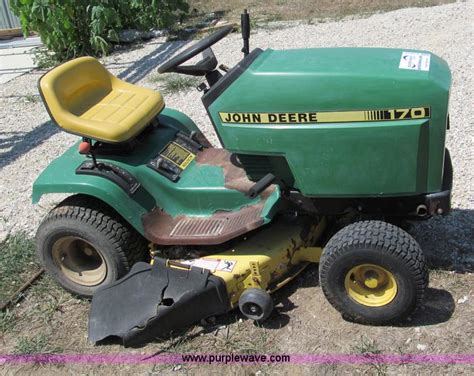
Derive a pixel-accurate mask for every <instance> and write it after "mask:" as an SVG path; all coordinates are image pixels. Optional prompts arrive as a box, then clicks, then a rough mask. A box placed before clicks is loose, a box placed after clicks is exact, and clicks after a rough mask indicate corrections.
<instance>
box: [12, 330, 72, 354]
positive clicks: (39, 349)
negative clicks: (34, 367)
mask: <svg viewBox="0 0 474 376" xmlns="http://www.w3.org/2000/svg"><path fill="white" fill-rule="evenodd" d="M62 351H63V349H61V348H60V347H58V346H52V345H51V344H50V343H49V338H48V336H47V335H45V334H39V335H37V336H35V337H31V338H29V337H19V338H18V341H17V343H16V345H15V348H14V349H13V352H14V353H15V354H39V353H41V354H55V353H60V352H62Z"/></svg>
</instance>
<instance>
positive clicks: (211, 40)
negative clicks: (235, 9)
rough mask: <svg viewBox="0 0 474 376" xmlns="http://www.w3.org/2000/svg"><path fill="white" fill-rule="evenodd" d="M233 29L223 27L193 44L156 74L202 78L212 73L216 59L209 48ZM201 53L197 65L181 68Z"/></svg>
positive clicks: (160, 68)
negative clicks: (201, 56)
mask: <svg viewBox="0 0 474 376" xmlns="http://www.w3.org/2000/svg"><path fill="white" fill-rule="evenodd" d="M233 28H234V27H233V26H225V27H223V28H222V29H220V30H218V31H216V32H215V33H212V34H211V35H209V36H208V37H206V38H204V39H203V40H200V41H199V42H197V43H196V44H193V45H192V46H191V47H189V48H187V49H185V50H184V51H183V52H181V53H180V54H178V55H177V56H175V57H173V58H171V59H170V60H168V61H167V62H165V63H163V64H162V65H161V66H160V67H159V68H158V72H159V73H169V72H176V73H183V74H189V75H192V76H204V75H206V74H207V73H209V72H211V71H213V70H214V69H215V67H216V66H217V59H216V57H215V56H214V53H213V52H212V50H211V49H210V47H211V46H212V45H214V44H216V43H217V42H219V41H220V40H221V39H222V38H224V37H225V36H226V35H227V34H229V33H230V32H231V31H232V30H233ZM201 52H204V54H203V55H204V57H203V59H202V60H201V61H200V62H199V63H197V64H196V65H187V66H181V64H183V63H184V62H186V61H188V60H190V59H192V58H193V57H194V56H196V55H198V54H199V53H201Z"/></svg>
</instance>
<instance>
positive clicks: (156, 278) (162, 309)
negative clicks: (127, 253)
mask: <svg viewBox="0 0 474 376" xmlns="http://www.w3.org/2000/svg"><path fill="white" fill-rule="evenodd" d="M228 310H229V304H228V298H227V291H226V287H225V283H224V281H223V280H222V279H220V278H218V277H216V276H214V275H212V274H211V273H210V271H209V270H207V269H201V268H190V269H181V268H175V267H168V266H167V265H166V260H163V259H155V263H154V265H149V264H146V263H143V262H139V263H137V264H135V265H134V266H133V268H132V270H131V271H130V273H128V274H127V275H126V276H125V277H123V278H122V279H120V280H118V281H116V282H115V283H112V284H110V285H108V286H106V287H104V288H101V289H99V290H97V292H96V293H95V294H94V297H93V299H92V305H91V311H90V314H89V340H90V341H91V342H93V343H96V344H97V343H100V342H102V341H104V340H110V339H120V340H121V342H122V343H123V345H124V346H127V347H128V346H139V345H141V344H143V343H145V342H148V341H151V340H153V339H155V338H163V337H165V336H167V335H168V334H169V333H170V332H171V331H172V330H175V329H180V328H182V327H185V326H188V325H190V324H192V323H194V322H196V321H199V320H201V319H203V318H206V317H210V316H214V315H219V314H222V313H225V312H227V311H228Z"/></svg>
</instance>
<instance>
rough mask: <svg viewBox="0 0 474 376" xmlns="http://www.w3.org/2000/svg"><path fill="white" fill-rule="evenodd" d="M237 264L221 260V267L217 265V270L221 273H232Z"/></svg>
mask: <svg viewBox="0 0 474 376" xmlns="http://www.w3.org/2000/svg"><path fill="white" fill-rule="evenodd" d="M235 264H237V261H233V260H221V262H219V265H217V270H219V271H221V272H229V273H230V272H232V270H234V266H235Z"/></svg>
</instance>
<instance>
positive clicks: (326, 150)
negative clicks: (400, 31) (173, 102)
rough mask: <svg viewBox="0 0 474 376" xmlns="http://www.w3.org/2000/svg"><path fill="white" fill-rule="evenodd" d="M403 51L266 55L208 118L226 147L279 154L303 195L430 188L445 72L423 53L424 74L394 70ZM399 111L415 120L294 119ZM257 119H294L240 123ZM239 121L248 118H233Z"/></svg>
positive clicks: (437, 161)
mask: <svg viewBox="0 0 474 376" xmlns="http://www.w3.org/2000/svg"><path fill="white" fill-rule="evenodd" d="M404 51H407V50H401V49H382V48H318V49H297V50H284V51H275V50H271V49H269V50H266V51H263V52H262V53H260V55H259V56H258V57H256V58H255V60H254V61H253V62H252V63H251V64H250V65H249V66H248V68H247V69H245V70H244V71H243V72H242V74H241V75H240V76H239V77H238V78H237V79H236V80H235V81H234V82H233V83H232V84H230V85H229V86H228V87H227V88H225V90H223V92H222V94H221V95H220V96H218V97H217V98H216V99H215V100H214V101H213V102H212V103H210V104H208V111H209V113H210V115H211V118H212V120H213V123H214V124H215V126H216V129H217V132H218V134H219V136H220V139H221V141H222V143H223V144H224V146H225V147H226V148H227V149H228V150H230V151H232V152H234V153H239V154H247V155H255V156H266V157H270V158H272V157H275V156H279V157H280V158H281V157H284V159H285V160H286V162H287V165H288V168H289V170H290V172H291V175H292V176H293V178H294V180H295V187H296V188H298V189H300V190H301V191H302V192H303V193H304V194H306V195H308V196H326V197H328V196H346V197H347V196H380V195H390V196H396V195H407V194H408V195H410V194H418V193H425V192H434V191H438V190H439V189H440V187H441V177H442V168H443V167H442V166H443V160H444V142H445V132H446V120H447V115H448V100H449V89H450V85H451V73H450V71H449V68H448V66H447V64H446V62H445V61H443V60H442V59H441V58H439V57H437V56H436V55H433V54H431V53H429V52H423V51H421V52H422V53H425V54H429V57H430V63H429V69H428V70H420V69H404V68H401V67H400V61H401V58H402V53H403V52H404ZM408 51H410V50H408ZM416 52H418V53H419V52H420V51H416ZM211 91H212V90H211ZM397 109H415V110H414V115H415V116H414V117H410V112H408V115H407V116H406V117H405V115H403V112H400V116H401V115H403V116H404V118H403V119H399V118H394V119H390V120H391V121H382V120H383V119H381V118H380V114H381V112H375V113H371V114H368V115H365V116H367V117H368V118H367V121H360V119H359V120H357V121H352V120H350V119H348V120H344V119H345V118H344V117H343V118H341V120H340V121H334V122H325V121H321V122H320V121H318V122H314V123H302V122H298V114H299V113H312V112H317V113H318V114H319V115H320V114H322V113H327V112H335V113H339V112H347V111H360V112H361V113H363V112H365V111H369V112H370V111H389V110H392V111H394V110H397ZM419 109H422V110H419ZM423 109H427V110H426V111H425V110H423ZM420 111H421V112H420ZM425 112H426V113H425ZM229 113H230V114H235V113H237V114H238V115H235V116H236V117H235V119H234V120H236V121H233V122H226V121H224V120H225V116H228V115H225V114H229ZM262 113H265V114H277V115H278V114H279V113H280V114H281V113H284V114H289V115H285V116H286V118H285V117H284V119H286V120H288V119H289V120H292V121H284V122H283V123H278V122H273V123H271V122H266V123H263V122H260V121H259V118H258V116H257V117H256V118H255V119H254V120H255V121H247V120H248V119H249V114H250V115H251V116H250V119H252V116H253V115H252V114H262ZM420 113H421V114H422V115H423V116H421V117H420V116H418V115H419V114H420ZM241 114H243V115H245V116H247V117H246V118H240V119H241V120H240V121H239V116H241ZM292 114H296V115H292ZM319 115H318V117H319ZM265 116H266V118H267V119H268V116H269V115H265ZM288 116H292V117H290V118H288ZM386 116H389V113H388V112H387V115H386ZM397 116H399V115H398V113H397ZM273 118H275V116H273ZM321 118H323V116H321ZM375 120H380V121H375ZM387 120H388V119H387ZM252 163H253V165H255V163H256V162H255V161H253V162H252Z"/></svg>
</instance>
